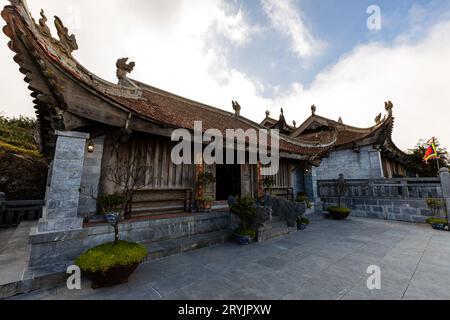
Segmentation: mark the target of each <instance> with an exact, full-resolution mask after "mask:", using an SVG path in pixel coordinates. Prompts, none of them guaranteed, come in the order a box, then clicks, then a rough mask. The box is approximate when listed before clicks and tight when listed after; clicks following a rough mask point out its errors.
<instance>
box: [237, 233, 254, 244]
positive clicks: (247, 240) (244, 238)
mask: <svg viewBox="0 0 450 320" xmlns="http://www.w3.org/2000/svg"><path fill="white" fill-rule="evenodd" d="M235 236H236V242H237V243H238V244H240V245H242V246H244V245H249V244H250V243H252V237H251V236H241V235H235Z"/></svg>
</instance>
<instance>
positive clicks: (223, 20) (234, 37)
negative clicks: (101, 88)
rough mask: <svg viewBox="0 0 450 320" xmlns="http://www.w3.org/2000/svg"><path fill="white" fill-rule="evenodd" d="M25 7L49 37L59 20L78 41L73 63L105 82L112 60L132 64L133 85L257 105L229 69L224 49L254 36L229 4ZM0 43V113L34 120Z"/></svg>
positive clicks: (108, 1) (106, 1)
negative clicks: (44, 20) (42, 19)
mask: <svg viewBox="0 0 450 320" xmlns="http://www.w3.org/2000/svg"><path fill="white" fill-rule="evenodd" d="M29 7H30V10H31V11H32V14H33V15H34V16H35V17H38V14H39V11H40V8H41V7H42V8H44V9H45V10H46V14H47V16H48V17H49V23H48V24H49V26H50V27H51V28H52V30H53V35H54V36H55V35H56V32H55V30H54V27H53V23H52V19H51V17H52V16H53V15H59V16H60V17H61V18H62V19H63V21H64V22H66V24H67V26H68V28H69V31H70V32H71V33H74V34H75V35H76V36H77V40H78V44H79V48H80V49H79V50H78V51H75V52H74V56H75V57H76V59H77V60H78V61H79V62H80V63H81V64H83V65H84V66H86V67H87V68H88V69H89V70H91V71H92V72H93V73H95V74H97V75H99V76H101V77H103V78H105V79H108V80H110V81H113V82H115V81H116V79H115V62H116V60H117V58H120V57H130V59H131V60H133V61H135V62H136V68H135V71H134V72H133V73H132V75H131V77H133V78H135V79H138V80H140V81H143V82H146V83H149V84H150V85H154V86H157V87H160V88H162V89H165V90H168V91H172V92H174V93H177V94H180V95H184V96H186V97H189V98H191V99H196V100H199V101H202V102H205V103H209V104H214V105H217V106H220V107H222V108H224V109H225V108H226V109H231V100H232V99H238V98H239V97H242V99H241V103H243V104H244V101H247V103H249V104H250V103H251V104H256V103H257V102H259V101H261V100H262V99H260V98H258V95H257V88H258V86H259V85H258V84H254V82H253V81H250V80H249V79H248V78H247V77H246V76H245V75H244V74H242V73H240V72H239V71H237V70H233V69H231V68H230V67H229V66H228V63H227V59H226V54H227V48H229V47H230V46H243V45H245V44H246V42H247V41H250V39H251V37H252V36H253V35H254V34H255V33H256V32H258V31H259V28H258V27H257V26H254V25H251V24H250V23H249V22H248V21H247V18H246V14H245V12H244V11H243V10H242V9H241V8H240V7H239V6H237V5H236V4H234V3H233V2H229V1H225V0H188V1H181V0H176V1H139V0H131V1H130V2H129V3H128V2H127V4H124V2H123V1H120V0H98V1H95V2H93V1H90V0H79V1H77V3H76V4H74V3H73V2H72V1H60V0H46V1H40V2H39V3H36V2H29ZM74 13H75V14H78V15H79V16H74ZM0 40H1V46H0V55H1V57H2V59H1V61H2V69H3V71H5V72H2V73H1V74H0V81H1V83H2V84H4V86H3V89H4V90H5V95H4V94H3V92H2V100H3V103H4V105H3V106H2V107H1V108H0V110H1V111H3V112H4V113H6V114H7V115H19V114H26V115H32V114H33V113H34V110H33V109H32V103H31V101H32V99H31V98H30V97H29V92H28V90H27V89H26V84H25V83H24V81H23V80H22V79H23V76H22V75H21V74H19V72H18V67H17V65H16V64H15V63H14V62H13V60H12V52H10V51H9V49H8V48H7V46H6V43H7V38H6V36H4V35H3V34H1V36H0ZM3 65H5V66H3ZM244 88H245V89H244ZM2 91H3V90H2Z"/></svg>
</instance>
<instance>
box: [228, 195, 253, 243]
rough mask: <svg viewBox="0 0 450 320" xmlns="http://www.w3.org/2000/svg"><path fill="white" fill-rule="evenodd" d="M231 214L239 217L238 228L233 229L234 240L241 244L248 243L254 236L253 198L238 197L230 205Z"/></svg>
mask: <svg viewBox="0 0 450 320" xmlns="http://www.w3.org/2000/svg"><path fill="white" fill-rule="evenodd" d="M230 211H231V213H232V214H234V215H236V216H237V217H238V218H239V228H238V229H236V230H235V232H234V236H235V238H236V241H237V242H238V243H239V244H241V245H246V244H250V243H251V242H252V241H253V240H254V239H255V238H256V231H255V230H256V228H255V226H254V224H255V221H256V220H257V212H256V205H255V202H254V200H253V199H250V198H246V197H240V198H238V199H237V201H236V202H235V203H234V204H233V205H232V206H231V207H230Z"/></svg>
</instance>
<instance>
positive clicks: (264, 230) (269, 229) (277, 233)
mask: <svg viewBox="0 0 450 320" xmlns="http://www.w3.org/2000/svg"><path fill="white" fill-rule="evenodd" d="M295 232H297V228H296V227H289V226H288V225H287V223H286V221H279V220H271V221H268V222H266V223H265V224H264V226H263V227H261V228H260V229H259V230H258V242H264V241H267V240H270V239H273V238H277V237H281V236H285V235H288V234H291V233H295Z"/></svg>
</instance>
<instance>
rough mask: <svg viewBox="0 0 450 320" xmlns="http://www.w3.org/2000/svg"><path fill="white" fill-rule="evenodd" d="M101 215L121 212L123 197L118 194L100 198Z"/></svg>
mask: <svg viewBox="0 0 450 320" xmlns="http://www.w3.org/2000/svg"><path fill="white" fill-rule="evenodd" d="M100 202H101V206H102V210H103V213H110V212H120V211H122V207H123V203H124V202H125V197H124V196H122V195H120V194H110V195H104V196H102V197H101V198H100Z"/></svg>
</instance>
